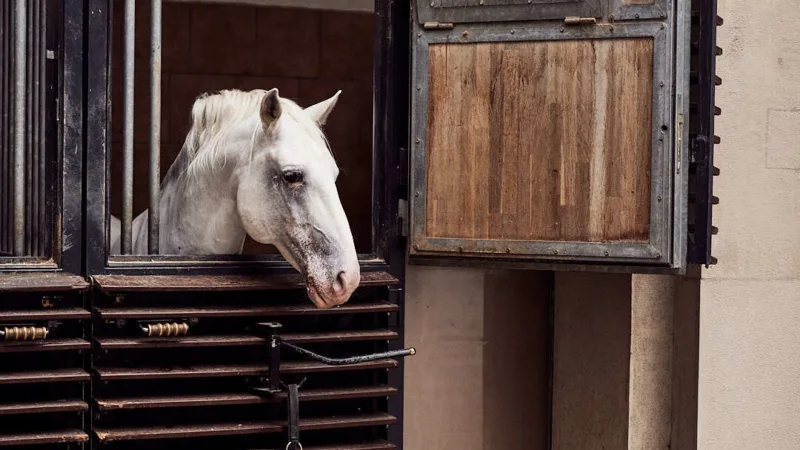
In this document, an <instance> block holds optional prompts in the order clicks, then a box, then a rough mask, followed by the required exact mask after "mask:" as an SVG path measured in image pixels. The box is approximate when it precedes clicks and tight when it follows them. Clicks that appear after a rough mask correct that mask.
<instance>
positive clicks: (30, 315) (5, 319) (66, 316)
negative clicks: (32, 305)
mask: <svg viewBox="0 0 800 450" xmlns="http://www.w3.org/2000/svg"><path fill="white" fill-rule="evenodd" d="M90 317H92V314H91V313H90V312H89V311H87V310H85V309H83V308H43V309H20V310H11V311H2V310H0V323H13V322H15V321H20V320H71V319H72V320H77V319H88V318H90Z"/></svg>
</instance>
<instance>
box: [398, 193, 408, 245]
mask: <svg viewBox="0 0 800 450" xmlns="http://www.w3.org/2000/svg"><path fill="white" fill-rule="evenodd" d="M397 221H398V222H399V225H400V235H401V236H403V237H407V236H408V200H404V199H402V198H401V199H399V200H397Z"/></svg>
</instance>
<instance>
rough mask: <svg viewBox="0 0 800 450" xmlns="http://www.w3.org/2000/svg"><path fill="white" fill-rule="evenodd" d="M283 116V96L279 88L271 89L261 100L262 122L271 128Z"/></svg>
mask: <svg viewBox="0 0 800 450" xmlns="http://www.w3.org/2000/svg"><path fill="white" fill-rule="evenodd" d="M280 117H281V98H280V96H279V95H278V89H277V88H274V89H271V90H270V91H269V92H267V94H266V95H265V96H264V99H263V100H261V123H263V124H264V128H265V129H269V128H270V127H271V126H272V125H274V124H275V123H276V122H277V121H278V119H280Z"/></svg>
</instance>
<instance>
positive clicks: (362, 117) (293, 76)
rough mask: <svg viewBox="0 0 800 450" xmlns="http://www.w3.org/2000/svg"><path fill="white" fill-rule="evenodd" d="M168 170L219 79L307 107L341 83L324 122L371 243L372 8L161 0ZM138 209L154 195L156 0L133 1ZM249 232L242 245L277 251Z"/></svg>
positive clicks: (117, 172)
mask: <svg viewBox="0 0 800 450" xmlns="http://www.w3.org/2000/svg"><path fill="white" fill-rule="evenodd" d="M162 13H163V22H162V23H163V38H162V86H161V92H162V113H161V114H162V115H161V119H162V120H161V136H162V138H161V176H162V179H163V176H164V175H165V174H166V173H167V170H168V169H169V167H170V165H171V164H172V162H173V161H174V160H175V158H176V156H177V155H178V153H179V152H180V150H181V147H182V145H183V140H184V138H185V136H186V133H187V131H188V130H189V126H190V120H189V119H190V111H191V107H192V104H193V102H194V100H195V99H196V98H197V97H198V96H199V95H200V94H203V93H210V92H214V91H218V90H221V89H242V90H251V89H271V88H273V87H275V88H278V89H279V91H280V95H281V96H282V97H285V98H289V99H291V100H294V101H296V102H297V103H298V104H299V105H300V106H303V107H307V106H310V105H312V104H314V103H317V102H319V101H322V100H325V99H327V98H329V97H331V96H332V95H333V94H335V93H336V91H338V90H340V89H341V90H342V94H341V97H340V98H339V101H338V103H337V105H336V108H335V109H334V111H333V113H332V114H331V116H330V117H329V119H328V122H327V124H326V125H325V127H324V128H323V129H324V132H325V134H326V136H327V138H328V140H329V142H330V145H331V149H332V150H333V153H334V155H335V157H336V161H337V164H338V165H339V170H340V175H339V178H338V180H337V189H338V191H339V197H340V198H341V201H342V205H343V207H344V210H345V213H346V214H347V217H348V221H349V223H350V227H351V230H352V232H353V238H354V240H355V244H356V250H357V251H358V252H359V253H370V252H371V251H372V197H371V192H372V91H373V88H372V86H373V84H372V62H373V51H372V47H373V41H372V39H373V15H372V13H371V12H359V11H328V10H315V9H304V8H287V7H272V6H258V5H250V4H248V5H239V4H214V3H188V2H176V3H172V2H164V4H163V12H162ZM112 27H113V30H114V31H113V36H114V38H113V40H112V41H113V45H112V56H111V59H112V74H113V75H112V106H113V107H112V134H111V146H112V159H111V173H110V181H111V192H110V212H111V214H113V215H115V216H116V217H121V213H122V148H123V143H122V141H123V132H122V130H123V122H122V119H123V106H122V105H123V102H122V98H123V91H122V67H123V39H122V35H123V32H124V31H123V30H124V5H123V2H122V1H120V0H115V1H114V2H113V23H112ZM135 32H136V44H135V59H134V64H135V81H134V89H135V94H134V190H133V193H134V195H133V214H134V218H135V217H136V216H137V215H138V214H140V213H141V212H142V211H144V210H145V209H147V205H148V185H147V181H148V175H147V170H148V159H149V153H148V148H149V122H150V90H149V89H150V88H149V80H150V76H149V71H150V11H149V2H136V28H135ZM275 252H276V250H275V249H274V248H273V247H272V246H269V245H263V244H259V243H257V242H255V241H253V240H252V239H250V238H248V239H247V242H246V243H245V248H244V253H245V254H264V253H275Z"/></svg>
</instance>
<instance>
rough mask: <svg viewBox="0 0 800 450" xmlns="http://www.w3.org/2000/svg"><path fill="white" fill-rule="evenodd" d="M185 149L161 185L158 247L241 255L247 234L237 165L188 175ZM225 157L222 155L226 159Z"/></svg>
mask: <svg viewBox="0 0 800 450" xmlns="http://www.w3.org/2000/svg"><path fill="white" fill-rule="evenodd" d="M186 153H187V151H186V148H185V147H184V148H183V149H182V150H181V152H180V154H179V155H178V158H177V159H176V160H175V163H173V165H172V166H171V167H170V169H169V171H168V172H167V176H166V177H165V178H164V182H163V183H162V186H161V202H160V219H161V231H160V239H159V241H160V242H159V244H160V247H161V252H162V253H164V254H178V255H181V254H195V255H197V254H201V255H203V254H204V255H214V254H216V255H219V254H238V253H241V251H242V248H243V246H244V241H245V238H246V237H247V234H246V232H245V230H244V226H243V225H242V223H241V221H240V219H239V212H238V210H237V206H236V188H235V186H234V184H233V183H232V180H231V177H232V176H233V172H234V164H231V163H230V161H232V159H230V156H228V158H229V159H228V161H229V163H228V164H225V165H223V166H222V168H221V169H217V170H205V171H203V172H202V173H195V174H192V175H191V176H189V175H187V174H186V173H185V168H186V164H187V163H188V159H189V158H188V155H187V154H186ZM225 156H226V155H220V157H225Z"/></svg>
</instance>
